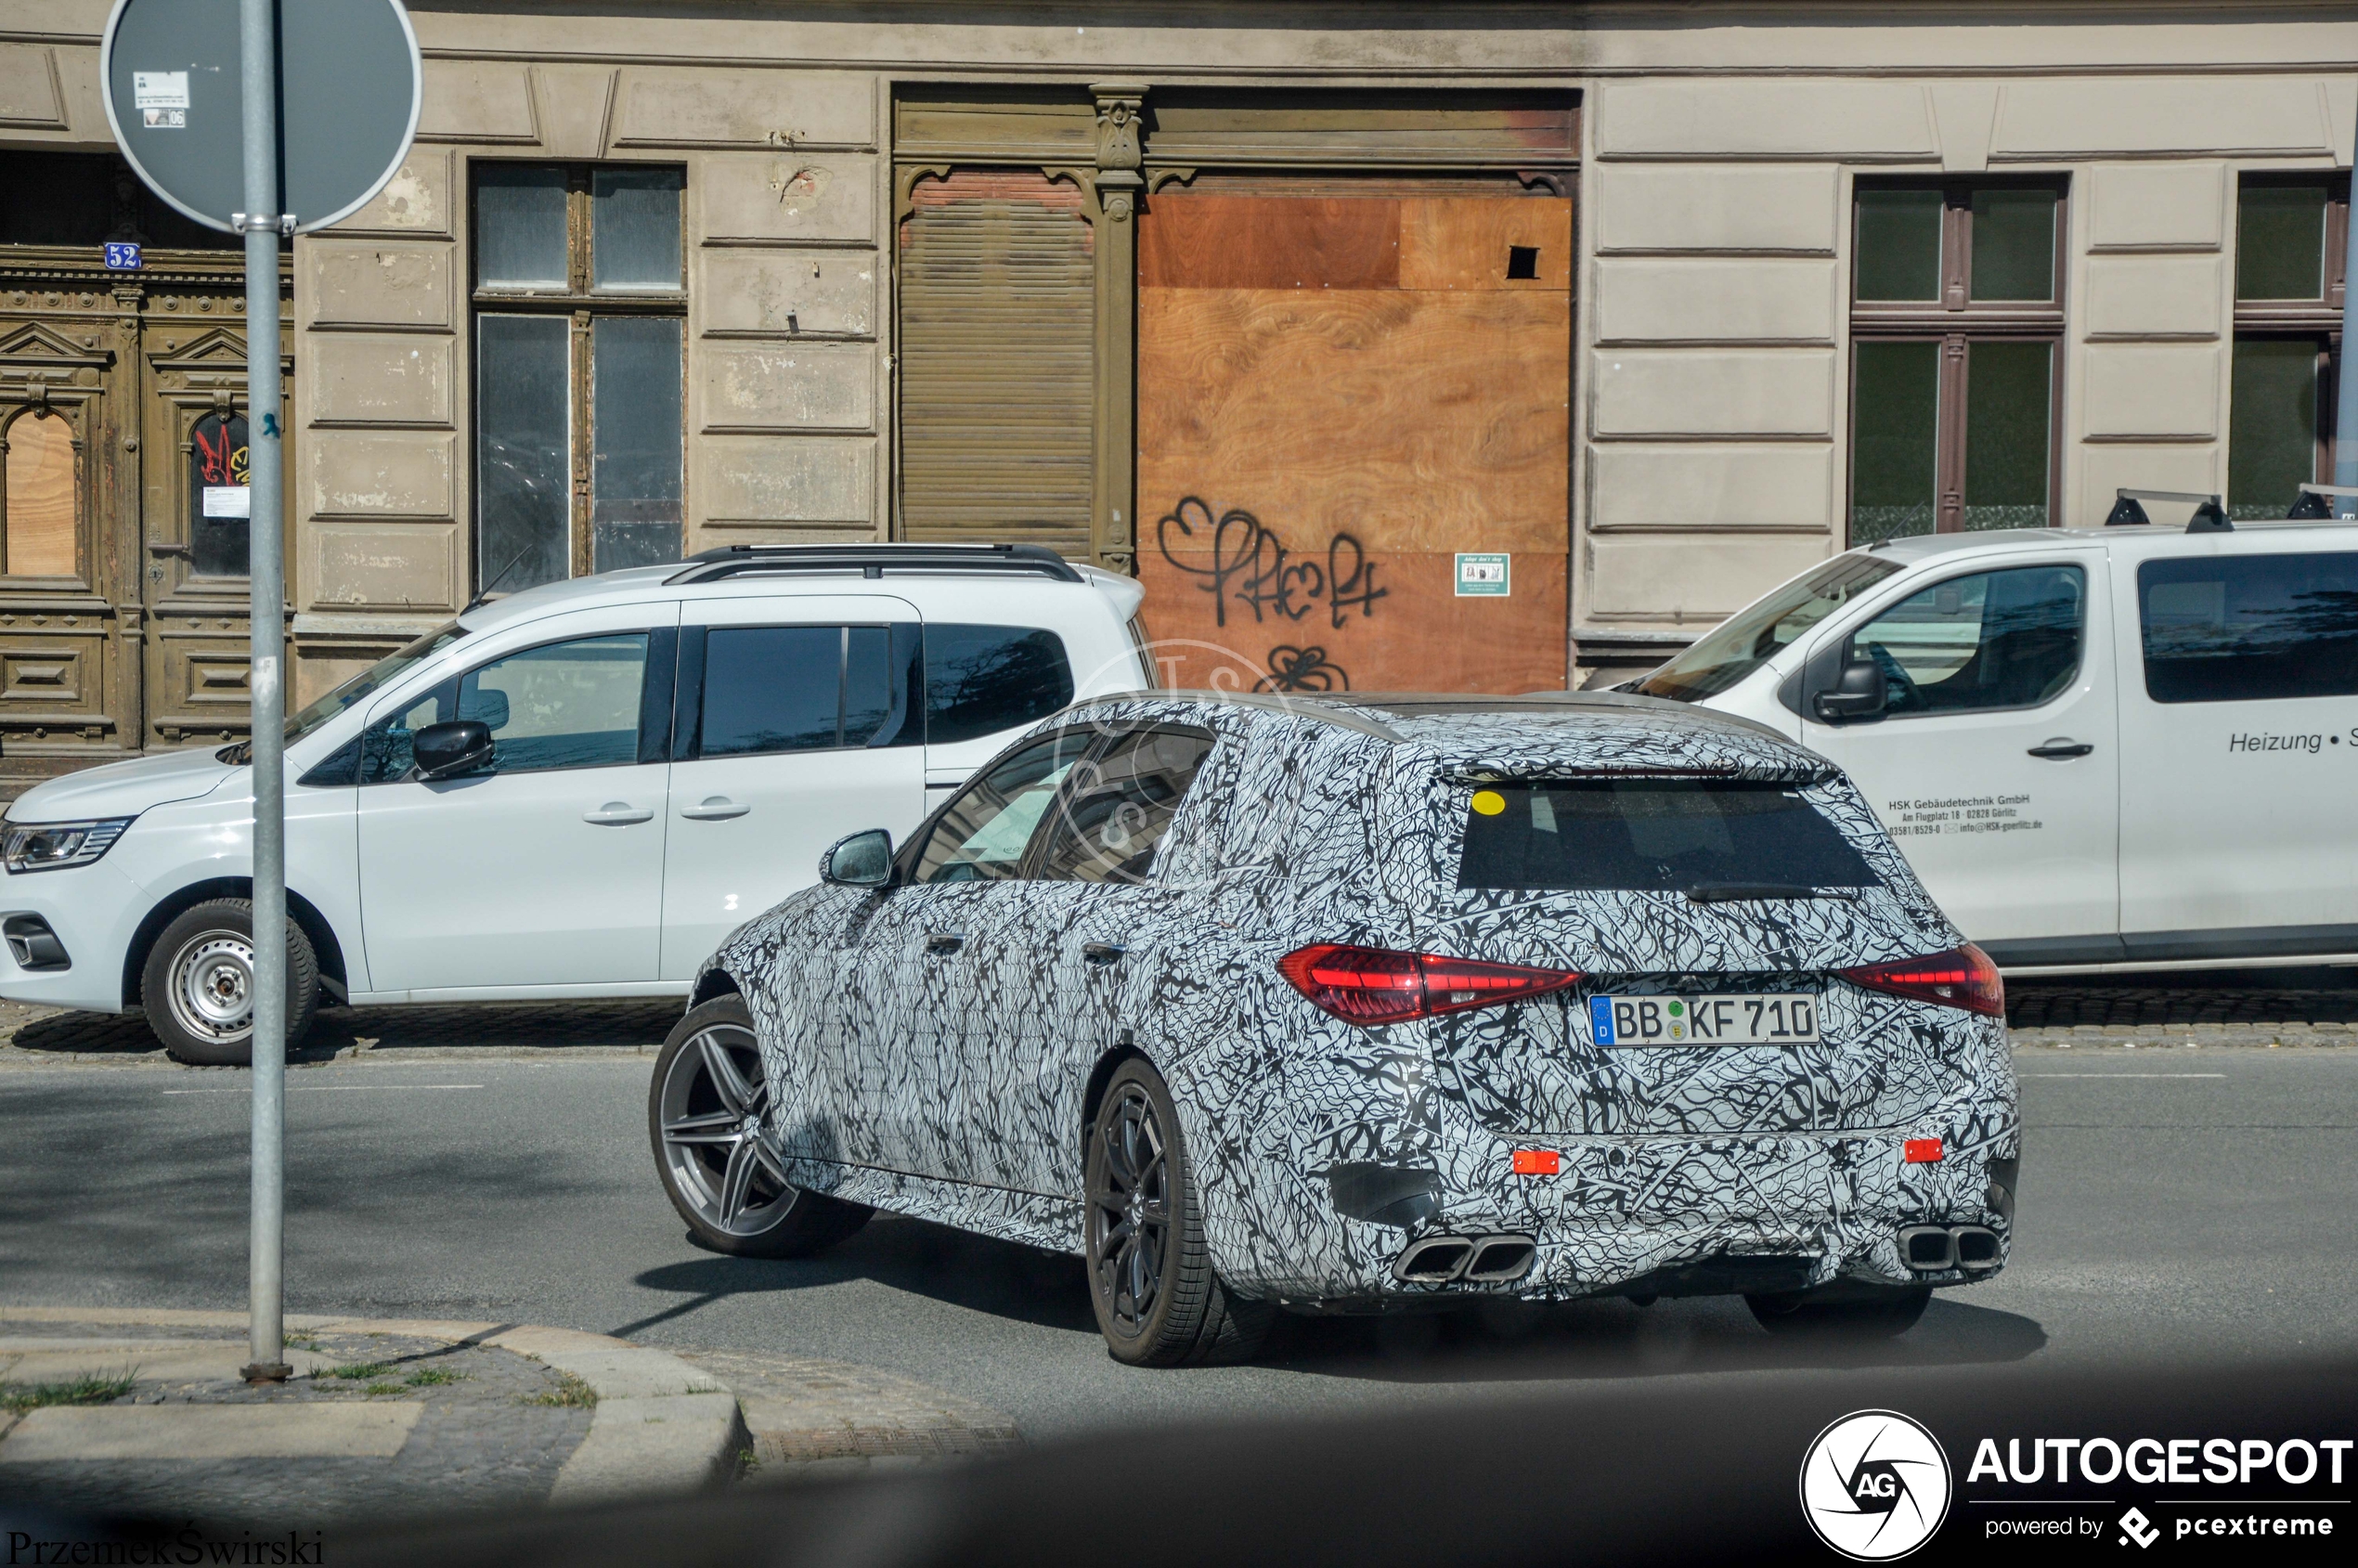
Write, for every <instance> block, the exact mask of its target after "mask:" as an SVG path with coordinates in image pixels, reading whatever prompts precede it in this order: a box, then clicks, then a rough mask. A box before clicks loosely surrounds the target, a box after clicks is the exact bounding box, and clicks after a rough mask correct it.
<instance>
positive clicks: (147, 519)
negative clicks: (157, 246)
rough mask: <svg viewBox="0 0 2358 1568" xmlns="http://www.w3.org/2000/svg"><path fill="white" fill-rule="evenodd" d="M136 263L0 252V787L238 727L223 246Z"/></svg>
mask: <svg viewBox="0 0 2358 1568" xmlns="http://www.w3.org/2000/svg"><path fill="white" fill-rule="evenodd" d="M145 259H146V266H145V267H144V268H143V269H142V270H141V271H138V272H135V273H110V272H108V271H106V270H105V269H104V267H103V264H102V262H101V259H100V257H99V256H98V255H97V254H95V253H91V252H90V250H89V249H88V248H87V247H80V246H56V247H40V246H0V795H6V796H13V795H15V794H16V793H18V792H19V791H21V790H22V789H24V788H25V787H27V786H28V785H30V784H33V783H36V782H38V781H39V780H41V779H43V778H47V777H52V776H55V775H56V774H58V773H62V772H68V771H73V770H75V769H78V768H84V767H89V766H92V765H94V764H96V763H99V762H105V761H110V760H113V759H116V758H123V757H126V756H134V755H137V754H139V753H142V752H145V751H149V750H152V749H156V748H159V747H177V746H185V745H221V744H222V743H224V742H227V741H231V740H236V739H239V738H241V737H243V736H244V735H245V734H246V732H247V730H248V720H249V700H250V698H249V688H248V677H249V670H248V654H247V639H248V624H247V596H248V591H249V585H248V579H247V576H246V566H247V560H248V553H249V551H248V539H249V537H250V529H251V519H250V518H248V517H247V516H245V515H244V513H245V512H246V511H247V510H248V509H247V507H246V506H245V504H244V503H245V500H246V497H247V496H248V494H249V493H250V492H249V491H248V489H247V487H246V485H247V480H248V479H249V478H250V474H249V473H248V472H247V467H246V451H247V447H248V435H249V430H250V425H249V421H250V417H251V415H252V410H251V409H250V408H249V407H248V406H247V399H246V376H245V359H246V335H245V330H244V310H245V301H244V291H243V285H242V281H241V279H240V258H239V257H238V255H237V253H234V252H232V253H201V252H189V253H155V252H150V253H148V255H147V257H146V258H145ZM282 287H284V285H283V284H282ZM291 346H292V335H291V330H288V331H287V332H286V333H285V335H282V338H281V343H280V352H281V355H282V356H283V358H282V365H283V367H284V368H285V369H287V370H289V371H292V356H291V354H289V350H290V348H291ZM280 418H281V419H282V420H283V418H284V415H283V411H281V414H280ZM289 446H290V448H292V442H290V443H289ZM292 458H293V454H292V449H290V452H289V463H288V470H289V473H290V475H291V476H292V473H293V472H294V468H293V461H292ZM281 526H282V527H283V526H284V523H283V519H282V520H281Z"/></svg>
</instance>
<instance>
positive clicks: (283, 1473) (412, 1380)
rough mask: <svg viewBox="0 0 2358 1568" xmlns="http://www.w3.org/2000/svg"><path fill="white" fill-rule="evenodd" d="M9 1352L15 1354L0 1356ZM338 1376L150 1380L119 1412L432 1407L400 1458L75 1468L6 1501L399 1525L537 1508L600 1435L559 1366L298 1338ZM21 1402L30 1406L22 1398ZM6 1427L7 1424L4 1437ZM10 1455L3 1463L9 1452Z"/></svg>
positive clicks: (115, 1328)
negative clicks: (427, 1516)
mask: <svg viewBox="0 0 2358 1568" xmlns="http://www.w3.org/2000/svg"><path fill="white" fill-rule="evenodd" d="M38 1333H39V1337H40V1339H41V1340H43V1341H58V1340H63V1339H90V1340H101V1341H137V1340H159V1341H179V1342H182V1343H186V1342H188V1341H192V1340H214V1339H219V1340H222V1341H225V1342H227V1343H229V1344H232V1345H234V1346H235V1347H236V1348H237V1349H238V1350H239V1351H240V1352H242V1350H243V1348H244V1341H243V1340H242V1338H236V1339H232V1338H231V1337H230V1336H226V1335H222V1334H220V1333H218V1332H217V1331H215V1332H214V1333H206V1332H203V1331H201V1330H194V1331H192V1330H190V1329H188V1328H143V1327H136V1326H124V1325H122V1324H119V1323H108V1324H87V1325H75V1324H69V1323H44V1324H42V1325H41V1326H40V1328H39V1330H38ZM0 1343H5V1341H0ZM288 1345H289V1347H290V1348H291V1349H293V1350H298V1351H310V1352H313V1353H315V1354H318V1355H320V1356H322V1357H323V1358H325V1360H326V1361H327V1363H328V1366H329V1368H330V1369H329V1370H325V1371H322V1372H320V1373H318V1374H316V1375H314V1376H309V1377H303V1376H298V1377H295V1378H292V1379H290V1380H288V1381H286V1382H285V1383H281V1384H276V1385H269V1384H266V1385H262V1386H258V1387H257V1386H250V1385H248V1384H245V1383H241V1382H195V1383H163V1382H152V1381H147V1380H140V1381H137V1382H136V1383H135V1384H134V1386H133V1388H132V1391H131V1392H130V1393H125V1394H123V1396H122V1397H120V1398H118V1399H116V1400H114V1401H112V1402H111V1403H113V1404H115V1405H164V1404H187V1405H249V1406H251V1405H274V1406H284V1405H317V1404H322V1403H339V1404H340V1403H351V1402H363V1403H392V1402H401V1403H414V1404H417V1405H421V1406H423V1407H424V1408H423V1409H422V1410H421V1412H420V1413H419V1416H418V1420H417V1425H416V1426H415V1427H413V1428H411V1429H410V1432H409V1435H408V1441H406V1442H404V1443H403V1444H402V1445H401V1448H400V1451H399V1453H397V1454H395V1456H394V1457H393V1458H328V1457H324V1456H317V1457H311V1458H295V1459H287V1458H273V1459H254V1458H176V1459H162V1460H126V1459H109V1460H94V1459H72V1460H36V1461H19V1462H14V1463H0V1497H5V1496H14V1497H17V1498H19V1499H20V1500H24V1501H37V1502H39V1503H41V1504H43V1505H45V1506H46V1507H51V1508H58V1509H88V1510H93V1511H105V1512H110V1513H130V1514H136V1515H144V1516H146V1517H148V1518H150V1519H156V1520H177V1519H181V1518H193V1519H199V1520H204V1521H209V1522H212V1523H217V1524H251V1525H253V1526H255V1527H271V1528H281V1529H283V1528H285V1527H286V1526H287V1525H288V1523H290V1522H300V1523H302V1524H304V1526H306V1527H308V1526H311V1525H316V1524H321V1523H332V1522H333V1521H336V1520H338V1519H354V1518H369V1517H376V1516H382V1515H385V1514H388V1513H393V1512H396V1511H397V1512H400V1513H402V1514H405V1515H407V1516H409V1517H413V1518H414V1517H417V1516H419V1515H420V1514H421V1512H423V1511H426V1510H489V1509H495V1508H501V1507H513V1506H516V1505H518V1504H526V1505H538V1503H539V1502H540V1501H541V1499H543V1498H544V1497H547V1496H548V1495H549V1488H550V1486H551V1484H552V1483H553V1482H554V1481H555V1479H556V1474H557V1471H558V1469H559V1467H561V1466H562V1465H563V1464H564V1461H565V1459H566V1458H567V1457H568V1456H569V1455H571V1454H572V1452H573V1451H574V1449H575V1448H577V1447H578V1446H579V1445H580V1444H581V1440H582V1438H583V1436H584V1435H585V1434H586V1433H587V1432H589V1421H590V1416H591V1411H590V1408H589V1406H588V1405H587V1404H583V1403H577V1401H578V1400H579V1399H580V1398H581V1394H580V1393H579V1392H578V1385H575V1384H571V1383H569V1382H568V1380H565V1379H564V1378H563V1377H562V1376H561V1375H560V1374H559V1373H557V1372H556V1371H555V1370H553V1369H551V1367H545V1366H543V1365H542V1364H541V1363H539V1362H538V1361H534V1360H532V1359H530V1358H528V1357H526V1356H523V1355H518V1354H514V1353H513V1352H511V1351H505V1350H494V1349H491V1348H489V1347H488V1346H484V1345H464V1344H461V1345H452V1344H447V1343H444V1342H442V1341H434V1340H426V1339H413V1338H409V1337H408V1336H401V1335H390V1334H317V1335H310V1334H300V1333H296V1334H290V1335H289V1336H288ZM100 1360H101V1361H102V1362H103V1363H104V1364H103V1365H97V1366H94V1367H92V1368H91V1370H92V1371H93V1372H94V1373H95V1374H97V1375H100V1376H115V1377H120V1376H124V1375H126V1374H127V1375H129V1376H132V1377H134V1378H136V1376H137V1360H136V1354H131V1355H116V1354H110V1355H107V1356H104V1357H101V1358H100ZM11 1392H19V1387H17V1386H12V1388H11ZM5 1422H6V1418H5V1417H0V1425H4V1424H5ZM5 1447H6V1445H5V1442H0V1451H5Z"/></svg>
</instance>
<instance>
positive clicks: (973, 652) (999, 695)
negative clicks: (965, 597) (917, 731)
mask: <svg viewBox="0 0 2358 1568" xmlns="http://www.w3.org/2000/svg"><path fill="white" fill-rule="evenodd" d="M1070 701H1072V664H1071V661H1070V660H1069V658H1067V657H1066V654H1065V642H1064V639H1063V638H1061V637H1058V636H1057V635H1056V633H1055V632H1053V631H1048V630H1045V629H1043V628H1039V627H1029V626H959V625H951V624H942V623H938V622H933V621H928V622H926V744H928V745H955V744H956V743H958V742H960V741H970V740H974V739H976V738H978V736H982V735H995V734H997V733H998V732H1000V731H1002V730H1012V729H1014V728H1015V727H1016V726H1017V725H1018V724H1029V723H1030V722H1031V721H1032V720H1034V719H1045V718H1047V717H1048V715H1050V714H1052V713H1054V712H1056V710H1057V709H1058V708H1060V707H1063V706H1065V705H1066V704H1067V703H1069V702H1070Z"/></svg>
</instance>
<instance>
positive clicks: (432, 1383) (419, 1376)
mask: <svg viewBox="0 0 2358 1568" xmlns="http://www.w3.org/2000/svg"><path fill="white" fill-rule="evenodd" d="M465 1377H466V1374H465V1373H464V1372H453V1371H451V1370H449V1369H448V1368H447V1367H426V1368H425V1369H424V1370H422V1371H418V1372H412V1373H410V1374H409V1375H408V1377H407V1378H404V1379H403V1380H402V1381H403V1382H406V1383H408V1385H409V1386H410V1387H411V1388H440V1387H442V1386H443V1385H444V1384H445V1383H455V1382H459V1381H460V1380H463V1379H464V1378H465Z"/></svg>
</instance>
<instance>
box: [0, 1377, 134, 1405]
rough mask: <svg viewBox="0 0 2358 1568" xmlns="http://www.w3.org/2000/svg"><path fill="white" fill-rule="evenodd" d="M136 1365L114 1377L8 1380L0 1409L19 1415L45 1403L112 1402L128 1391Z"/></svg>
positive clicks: (2, 1389) (0, 1394)
mask: <svg viewBox="0 0 2358 1568" xmlns="http://www.w3.org/2000/svg"><path fill="white" fill-rule="evenodd" d="M137 1371H138V1368H136V1367H134V1368H132V1370H131V1371H128V1372H125V1373H123V1375H122V1376H121V1377H116V1378H100V1377H88V1378H76V1379H74V1380H71V1382H63V1383H9V1384H7V1385H6V1386H5V1387H0V1409H6V1411H7V1412H8V1413H9V1414H10V1415H12V1416H21V1415H24V1414H26V1413H28V1412H30V1411H33V1410H38V1409H40V1408H41V1407H42V1406H47V1405H111V1404H113V1403H114V1402H115V1401H116V1400H118V1399H121V1398H122V1397H123V1395H124V1394H126V1393H130V1392H131V1383H132V1380H133V1378H134V1377H135V1376H136V1373H137Z"/></svg>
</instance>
